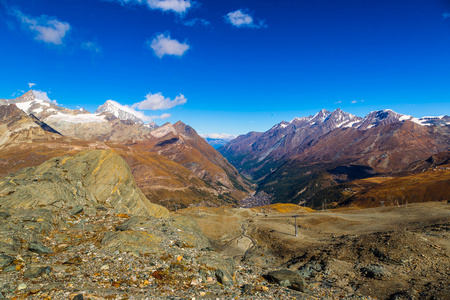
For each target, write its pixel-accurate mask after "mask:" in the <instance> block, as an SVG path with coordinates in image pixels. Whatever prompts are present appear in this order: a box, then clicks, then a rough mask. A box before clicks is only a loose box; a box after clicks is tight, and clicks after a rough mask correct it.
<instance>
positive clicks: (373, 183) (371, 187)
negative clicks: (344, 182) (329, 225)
mask: <svg viewBox="0 0 450 300" xmlns="http://www.w3.org/2000/svg"><path fill="white" fill-rule="evenodd" d="M352 190H353V193H354V195H353V196H352V197H351V198H350V199H348V200H347V201H345V202H344V203H343V205H346V206H357V207H377V206H380V205H381V204H380V202H381V201H384V202H385V205H402V204H406V203H414V202H416V203H418V202H428V201H442V200H450V165H443V166H440V167H437V168H432V169H430V170H427V171H425V172H422V173H418V174H413V175H407V176H402V177H374V178H368V179H363V180H357V181H354V182H352Z"/></svg>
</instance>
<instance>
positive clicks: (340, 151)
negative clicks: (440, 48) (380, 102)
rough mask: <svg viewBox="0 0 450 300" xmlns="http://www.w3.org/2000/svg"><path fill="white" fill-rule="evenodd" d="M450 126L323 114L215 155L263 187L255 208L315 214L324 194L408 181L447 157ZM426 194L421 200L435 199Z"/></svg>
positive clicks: (382, 114) (388, 115) (442, 121)
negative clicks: (393, 179)
mask: <svg viewBox="0 0 450 300" xmlns="http://www.w3.org/2000/svg"><path fill="white" fill-rule="evenodd" d="M449 125H450V117H449V116H439V117H422V118H415V117H412V116H409V115H402V114H399V113H396V112H394V111H392V110H389V109H386V110H380V111H374V112H371V113H369V114H368V115H367V116H366V117H364V118H360V117H357V116H354V115H351V114H349V113H346V112H343V111H341V110H340V109H336V110H335V111H333V112H329V111H327V110H321V111H319V112H318V113H317V114H316V115H314V116H309V117H303V118H294V119H293V120H292V121H290V122H285V121H283V122H281V123H279V124H276V125H275V126H273V127H272V128H271V129H270V130H268V131H266V132H250V133H248V134H246V135H242V136H239V137H237V138H236V139H234V140H232V141H230V142H229V143H228V144H226V145H225V146H223V147H221V148H219V149H218V150H219V151H220V152H221V153H222V154H223V155H224V156H225V157H226V158H227V159H228V160H229V161H230V162H231V163H232V164H233V165H234V166H235V167H236V168H237V169H238V170H239V171H240V172H241V174H244V175H245V176H246V177H248V178H250V179H252V180H254V181H255V182H256V183H257V184H258V188H257V193H256V197H255V202H258V199H257V195H258V194H261V195H264V197H265V195H270V197H271V199H272V201H273V202H292V203H296V204H304V205H308V206H313V207H317V206H319V205H321V204H322V202H323V201H324V199H323V197H322V196H323V194H321V191H324V190H326V189H330V188H331V187H336V186H339V185H340V184H344V183H348V182H351V181H354V180H358V179H364V178H371V177H376V176H387V175H389V176H393V175H394V174H405V172H404V170H406V169H407V168H408V167H409V166H410V165H411V164H413V163H417V162H419V161H421V160H425V159H428V158H429V157H430V156H432V155H436V154H438V153H441V152H445V151H448V150H449V149H450V126H449ZM396 176H397V175H396ZM371 188H373V185H372V186H371ZM399 188H401V187H399ZM335 189H336V188H335ZM338 189H339V188H338ZM425 194H426V193H425ZM425 194H423V196H422V198H420V197H417V199H416V200H417V201H429V200H430V199H435V198H434V197H432V196H431V194H430V193H429V195H430V196H429V197H428V196H426V195H425ZM432 194H433V193H432ZM447 194H448V192H447ZM319 195H321V196H320V197H322V199H319V198H320V197H319ZM333 195H334V196H330V195H328V198H329V199H328V200H327V201H328V202H336V201H337V200H339V201H338V202H341V203H346V204H349V203H351V201H350V200H348V198H351V197H354V196H355V194H354V193H350V194H348V193H347V196H345V195H342V194H341V193H340V192H339V193H338V192H336V191H335V193H334V194H333ZM449 196H450V195H449ZM355 197H356V196H355ZM399 197H400V196H399ZM402 197H403V196H402ZM439 197H441V196H439ZM419 198H420V199H419ZM439 199H440V198H439ZM344 200H345V201H344ZM380 201H382V200H379V199H378V201H374V203H373V205H379V202H380ZM383 201H384V199H383ZM366 205H367V203H366Z"/></svg>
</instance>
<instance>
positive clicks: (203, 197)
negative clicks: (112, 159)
mask: <svg viewBox="0 0 450 300" xmlns="http://www.w3.org/2000/svg"><path fill="white" fill-rule="evenodd" d="M0 111H1V112H2V115H1V119H0V126H2V128H4V129H5V130H2V131H1V133H2V139H1V140H2V145H1V147H2V151H1V153H0V174H1V175H6V174H8V173H11V172H15V171H17V170H19V169H21V168H24V167H32V166H37V165H39V164H40V163H43V162H44V161H46V160H47V159H49V158H52V157H56V156H61V155H73V154H76V153H78V152H79V151H82V150H87V149H116V150H117V151H118V153H119V154H120V155H122V156H123V157H124V158H125V160H126V161H127V162H128V163H129V164H130V167H131V170H132V172H133V176H134V177H135V178H136V181H137V183H138V186H139V187H140V188H141V189H142V190H143V191H144V193H145V195H146V196H147V197H149V198H150V199H151V200H152V201H154V202H157V203H161V204H162V205H165V206H166V207H169V208H171V209H176V208H180V207H186V206H189V205H191V204H195V203H208V204H209V205H223V204H228V205H237V203H238V201H239V200H240V199H242V198H244V197H245V196H246V195H247V193H248V191H249V190H250V188H249V185H248V183H247V182H245V181H244V180H243V179H242V178H241V176H240V175H239V173H238V172H237V171H236V169H235V168H234V167H233V166H231V165H230V164H229V163H228V162H227V161H226V160H225V159H224V158H223V157H222V156H221V155H220V154H219V153H218V152H217V151H215V150H214V149H213V148H212V147H211V146H209V145H208V144H207V143H206V142H205V141H204V139H202V138H201V137H200V136H198V134H197V133H196V132H195V130H193V129H192V128H190V127H189V126H186V125H184V124H183V123H181V122H179V123H177V124H176V125H172V124H166V126H165V127H164V128H163V131H164V130H165V129H167V128H169V130H168V132H169V133H170V134H171V135H169V136H166V135H165V134H161V132H158V133H155V135H154V136H153V135H148V133H149V132H151V130H149V129H145V130H146V131H147V135H146V138H145V140H143V141H140V142H139V141H135V140H134V139H133V138H132V137H133V135H132V134H131V133H130V132H131V131H128V130H127V129H126V128H127V127H128V128H131V129H133V128H135V127H136V126H140V127H145V126H143V125H142V124H135V123H133V122H131V121H130V120H120V119H118V118H116V117H114V116H109V117H108V116H107V117H108V118H110V121H109V124H116V125H117V126H118V127H120V130H119V129H118V130H117V131H116V133H117V132H120V134H119V135H116V133H114V131H113V132H112V133H111V134H110V135H109V137H108V138H105V140H106V141H103V139H102V138H101V137H98V140H83V139H79V138H77V137H70V136H64V135H62V134H60V133H59V132H57V131H56V130H54V129H53V128H52V127H51V126H49V125H47V124H46V123H44V122H42V121H40V120H39V119H37V118H36V117H34V116H28V115H27V114H26V113H24V112H23V111H22V110H20V109H18V108H17V107H16V106H15V105H9V106H0ZM79 125H80V124H79ZM81 125H83V126H88V125H90V126H96V125H97V124H92V123H82V124H81ZM83 126H80V127H79V128H80V129H79V130H82V128H84V127H83ZM122 134H125V136H126V139H125V140H122V138H120V139H121V140H122V141H121V142H114V141H111V140H114V139H112V138H111V137H114V136H115V137H121V136H122ZM90 137H91V138H92V135H90ZM173 138H177V139H178V140H177V141H176V142H173V140H172V142H169V143H168V142H167V140H170V139H173Z"/></svg>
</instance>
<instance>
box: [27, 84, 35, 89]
mask: <svg viewBox="0 0 450 300" xmlns="http://www.w3.org/2000/svg"><path fill="white" fill-rule="evenodd" d="M35 85H36V83H31V82H30V83H28V87H29V88H30V89H31V88H32V87H33V86H35Z"/></svg>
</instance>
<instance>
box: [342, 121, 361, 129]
mask: <svg viewBox="0 0 450 300" xmlns="http://www.w3.org/2000/svg"><path fill="white" fill-rule="evenodd" d="M359 122H361V121H353V122H350V123H348V124H347V125H345V126H343V127H344V128H347V127H353V125H355V124H356V123H359Z"/></svg>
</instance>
